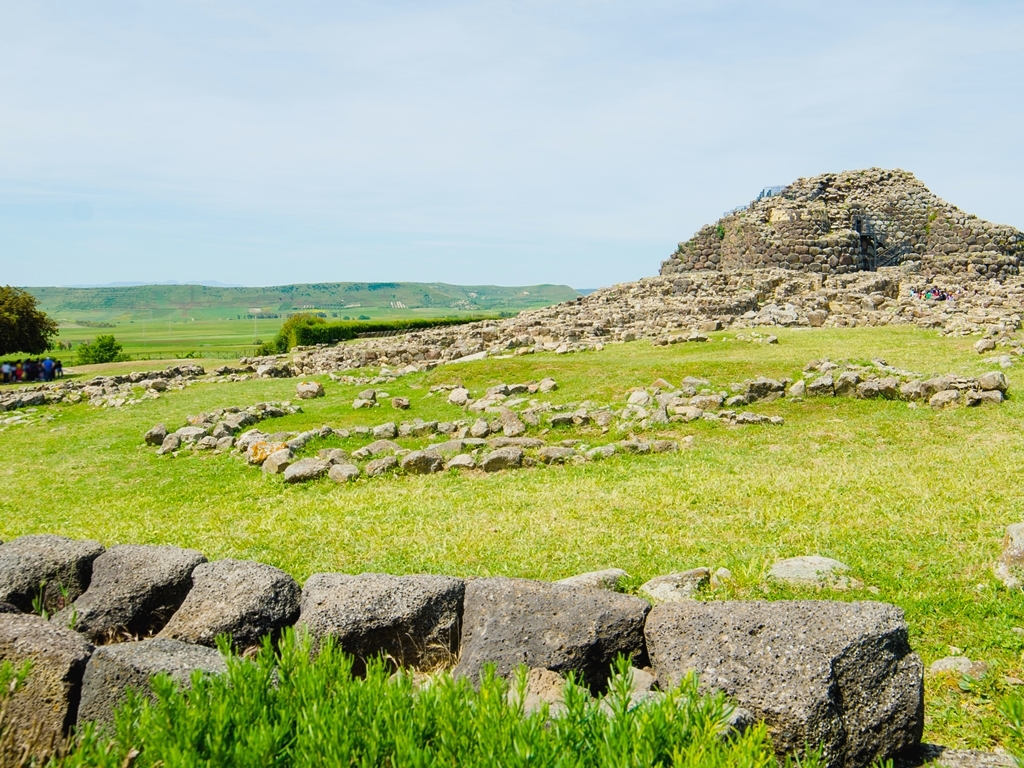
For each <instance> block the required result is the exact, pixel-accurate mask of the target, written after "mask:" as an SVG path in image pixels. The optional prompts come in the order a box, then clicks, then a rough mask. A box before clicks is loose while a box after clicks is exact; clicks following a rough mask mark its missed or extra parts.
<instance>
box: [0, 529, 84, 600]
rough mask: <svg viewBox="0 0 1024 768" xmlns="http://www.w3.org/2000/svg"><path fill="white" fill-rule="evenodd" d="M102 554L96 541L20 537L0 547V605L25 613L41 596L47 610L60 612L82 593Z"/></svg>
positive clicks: (41, 536)
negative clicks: (8, 605) (4, 604)
mask: <svg viewBox="0 0 1024 768" xmlns="http://www.w3.org/2000/svg"><path fill="white" fill-rule="evenodd" d="M102 553H103V545H102V544H100V543H99V542H98V541H89V540H84V541H79V540H75V539H67V538H64V537H63V536H54V535H52V534H38V535H32V536H21V537H19V538H17V539H14V540H13V541H8V542H7V543H5V544H0V602H5V603H10V604H11V605H13V606H15V607H16V608H19V609H20V610H22V611H24V612H26V613H28V612H30V611H32V610H33V605H32V603H33V601H35V600H37V599H39V598H40V597H41V599H42V607H44V608H45V609H46V610H47V611H49V612H51V613H52V612H54V611H56V610H59V609H60V608H63V607H64V603H65V602H71V601H72V600H75V599H77V598H78V596H79V595H81V594H82V593H83V592H85V590H86V589H87V588H88V586H89V579H90V578H91V577H92V564H93V561H94V560H95V559H96V558H97V557H99V556H100V555H101V554H102ZM65 595H66V597H65Z"/></svg>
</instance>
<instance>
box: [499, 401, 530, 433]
mask: <svg viewBox="0 0 1024 768" xmlns="http://www.w3.org/2000/svg"><path fill="white" fill-rule="evenodd" d="M500 420H501V432H502V434H503V435H505V437H519V436H521V435H525V434H526V425H525V424H524V423H523V422H522V419H520V418H519V417H518V416H516V415H515V413H513V412H512V411H510V410H509V409H508V408H502V409H501V416H500Z"/></svg>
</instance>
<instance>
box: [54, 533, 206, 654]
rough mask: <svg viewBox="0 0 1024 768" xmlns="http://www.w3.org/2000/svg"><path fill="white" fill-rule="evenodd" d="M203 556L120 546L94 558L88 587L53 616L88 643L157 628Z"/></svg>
mask: <svg viewBox="0 0 1024 768" xmlns="http://www.w3.org/2000/svg"><path fill="white" fill-rule="evenodd" d="M205 562H206V558H205V557H203V555H202V553H200V552H197V551H196V550H194V549H180V548H178V547H167V546H148V545H137V544H121V545H118V546H116V547H111V548H110V549H108V550H107V551H106V552H104V553H103V554H102V555H100V556H99V557H97V558H96V560H95V562H93V567H92V581H91V582H90V584H89V588H88V589H87V590H86V591H85V592H84V593H83V594H82V596H81V597H79V598H78V599H77V600H75V602H74V603H72V604H71V605H70V606H68V607H67V608H65V609H64V610H62V611H60V612H59V613H57V614H56V615H55V616H54V617H53V619H52V620H53V621H54V622H55V623H57V624H60V625H61V626H67V625H68V624H70V623H72V621H74V623H75V629H77V630H78V631H79V632H81V633H82V634H84V635H85V636H86V637H88V638H89V639H90V640H92V641H93V642H105V641H109V640H110V639H113V638H114V637H116V636H117V635H118V634H121V633H127V634H129V635H131V636H136V637H144V636H147V635H150V634H153V633H155V632H158V631H160V630H161V629H162V628H163V626H164V624H166V623H167V620H168V619H169V618H170V617H171V615H172V614H173V613H174V612H175V611H176V610H178V608H179V607H181V604H182V602H184V600H185V596H186V595H187V594H188V591H189V590H190V589H191V588H192V571H193V570H195V567H196V566H197V565H199V564H200V563H205Z"/></svg>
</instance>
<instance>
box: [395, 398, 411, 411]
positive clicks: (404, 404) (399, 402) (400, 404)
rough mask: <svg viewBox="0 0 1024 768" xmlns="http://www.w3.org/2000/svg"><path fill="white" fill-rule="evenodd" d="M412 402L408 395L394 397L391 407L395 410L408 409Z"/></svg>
mask: <svg viewBox="0 0 1024 768" xmlns="http://www.w3.org/2000/svg"><path fill="white" fill-rule="evenodd" d="M410 405H412V403H410V402H409V398H408V397H393V398H391V407H392V408H394V409H395V410H399V411H406V410H408V409H409V406H410Z"/></svg>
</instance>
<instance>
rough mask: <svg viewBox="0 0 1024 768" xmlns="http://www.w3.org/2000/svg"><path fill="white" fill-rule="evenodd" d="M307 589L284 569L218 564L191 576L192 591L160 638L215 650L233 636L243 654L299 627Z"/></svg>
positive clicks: (227, 562) (202, 567) (242, 562)
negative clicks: (224, 637)
mask: <svg viewBox="0 0 1024 768" xmlns="http://www.w3.org/2000/svg"><path fill="white" fill-rule="evenodd" d="M301 594H302V590H301V589H300V588H299V585H298V583H296V581H295V579H293V578H292V577H291V576H289V575H288V574H287V573H285V572H284V571H282V570H280V569H279V568H274V567H273V566H270V565H264V564H263V563H255V562H252V561H248V560H231V559H226V560H217V561H215V562H212V563H202V564H201V565H198V566H196V569H195V570H194V571H192V590H191V591H190V592H189V593H188V597H186V598H185V602H184V603H182V604H181V608H179V609H178V610H177V612H176V613H175V614H174V615H173V616H172V617H171V620H170V621H169V622H167V626H165V627H164V628H163V629H162V630H161V631H160V637H166V638H170V639H172V640H181V641H183V642H186V643H195V644H198V645H208V646H210V647H211V648H212V647H214V645H215V641H216V638H217V635H219V634H220V633H222V632H226V633H227V634H229V635H231V637H232V639H233V640H234V643H235V646H236V647H237V648H240V649H244V648H248V647H250V646H254V645H257V644H259V642H260V638H261V637H263V636H264V635H273V636H276V635H277V634H278V633H279V632H280V630H281V629H283V628H284V627H287V626H290V625H291V624H294V623H295V619H296V618H298V615H299V598H300V596H301Z"/></svg>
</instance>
